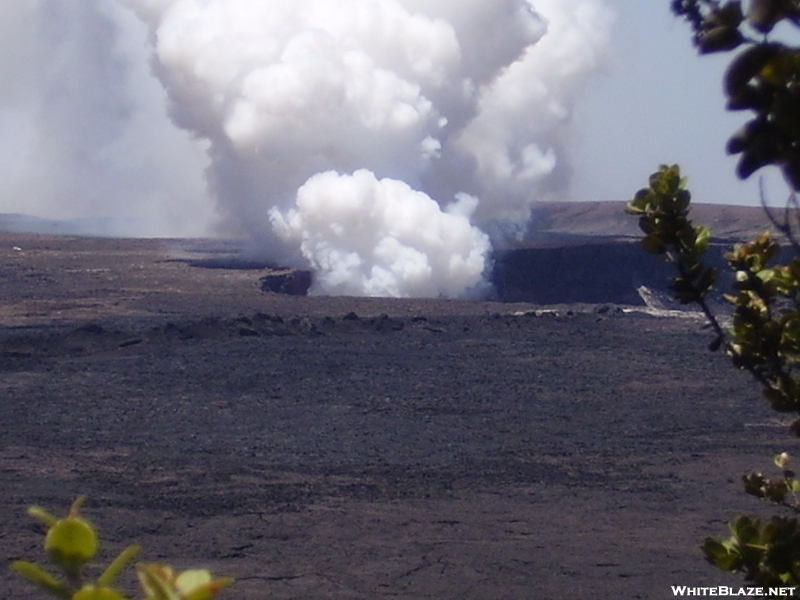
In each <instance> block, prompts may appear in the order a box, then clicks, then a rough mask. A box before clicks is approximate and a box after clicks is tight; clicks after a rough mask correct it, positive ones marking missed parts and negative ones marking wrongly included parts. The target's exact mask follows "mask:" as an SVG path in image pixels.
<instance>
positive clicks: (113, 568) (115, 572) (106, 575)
mask: <svg viewBox="0 0 800 600" xmlns="http://www.w3.org/2000/svg"><path fill="white" fill-rule="evenodd" d="M140 551H141V547H139V546H128V547H127V548H126V549H125V550H123V551H122V552H121V553H120V555H119V556H117V558H116V559H114V562H112V563H111V564H110V565H108V568H106V570H105V571H103V574H102V575H100V577H98V578H97V584H98V585H100V586H105V587H107V586H110V585H112V584H113V583H114V580H116V578H117V577H118V576H119V574H120V572H121V571H122V569H124V568H125V567H126V566H127V565H128V563H129V562H131V561H132V560H133V559H134V558H135V557H136V555H137V554H139V552H140Z"/></svg>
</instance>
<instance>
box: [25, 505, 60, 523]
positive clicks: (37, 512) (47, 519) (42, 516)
mask: <svg viewBox="0 0 800 600" xmlns="http://www.w3.org/2000/svg"><path fill="white" fill-rule="evenodd" d="M28 514H29V515H30V516H31V517H33V518H34V519H38V520H39V521H40V522H41V523H42V524H44V525H45V527H52V526H53V525H55V524H56V523H58V518H57V517H54V516H53V515H51V514H50V513H49V512H47V511H46V510H45V509H43V508H41V507H39V506H31V507H30V508H29V509H28Z"/></svg>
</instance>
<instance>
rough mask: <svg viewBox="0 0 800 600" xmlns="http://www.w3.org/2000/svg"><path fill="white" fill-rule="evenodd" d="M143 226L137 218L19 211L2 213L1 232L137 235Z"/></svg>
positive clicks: (105, 235)
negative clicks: (57, 216) (50, 216)
mask: <svg viewBox="0 0 800 600" xmlns="http://www.w3.org/2000/svg"><path fill="white" fill-rule="evenodd" d="M142 227H143V226H142V224H141V222H140V221H139V220H137V219H122V218H112V217H97V218H86V219H66V220H60V219H44V218H42V217H33V216H31V215H24V214H19V213H0V233H32V234H39V235H86V236H96V237H136V236H135V235H132V234H131V232H133V231H136V230H137V229H138V230H141V229H142Z"/></svg>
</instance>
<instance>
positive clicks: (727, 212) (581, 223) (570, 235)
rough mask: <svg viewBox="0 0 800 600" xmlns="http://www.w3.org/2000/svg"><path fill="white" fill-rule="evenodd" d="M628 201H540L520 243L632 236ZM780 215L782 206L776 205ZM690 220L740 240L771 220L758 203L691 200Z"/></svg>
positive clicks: (765, 227)
mask: <svg viewBox="0 0 800 600" xmlns="http://www.w3.org/2000/svg"><path fill="white" fill-rule="evenodd" d="M626 204H627V202H616V201H606V202H542V203H539V204H536V205H535V206H534V208H533V211H532V216H531V221H530V226H529V229H528V233H527V235H526V236H525V238H524V240H523V242H522V246H523V247H524V246H530V245H539V244H546V245H551V244H554V245H560V244H570V243H581V242H585V241H587V240H586V238H617V239H619V238H634V237H640V236H641V232H640V231H639V226H638V222H637V219H636V218H635V217H632V216H630V215H627V214H625V206H626ZM774 212H775V213H776V215H782V214H783V210H782V208H776V209H775V211H774ZM692 214H693V215H694V216H693V218H692V220H693V222H694V223H695V224H696V225H705V226H706V227H710V228H711V233H712V235H713V236H714V238H715V239H717V240H720V241H742V240H745V239H749V238H752V237H753V236H755V235H758V234H759V233H761V232H763V231H766V230H773V229H774V228H773V226H772V224H771V223H770V222H769V219H768V218H767V216H766V215H765V214H764V209H763V208H761V207H760V206H732V205H726V204H694V205H693V206H692Z"/></svg>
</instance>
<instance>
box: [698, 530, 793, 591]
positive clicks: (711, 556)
mask: <svg viewBox="0 0 800 600" xmlns="http://www.w3.org/2000/svg"><path fill="white" fill-rule="evenodd" d="M728 527H729V529H730V531H731V534H732V535H731V537H730V538H729V539H727V540H724V541H720V540H716V539H713V538H708V539H706V541H705V543H704V544H703V546H702V549H703V554H704V555H705V557H706V559H707V560H708V561H709V562H710V563H711V564H712V565H714V566H716V567H717V568H719V569H722V570H724V571H732V572H737V573H742V574H743V575H744V579H745V581H748V582H752V583H754V584H756V585H759V586H765V587H766V586H770V587H773V586H797V585H800V524H798V522H797V519H796V518H794V517H792V518H788V517H779V516H774V517H772V518H771V519H770V520H769V521H767V523H765V524H762V523H761V520H760V519H756V518H753V517H748V516H746V515H740V516H738V517H736V518H735V519H733V520H732V521H731V522H730V523H729V524H728Z"/></svg>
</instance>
